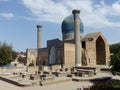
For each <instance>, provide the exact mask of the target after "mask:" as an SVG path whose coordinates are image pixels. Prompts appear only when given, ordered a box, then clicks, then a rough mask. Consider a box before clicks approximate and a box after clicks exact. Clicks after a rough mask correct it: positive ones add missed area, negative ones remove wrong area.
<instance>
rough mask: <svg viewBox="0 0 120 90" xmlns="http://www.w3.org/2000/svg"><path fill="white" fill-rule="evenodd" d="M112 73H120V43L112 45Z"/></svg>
mask: <svg viewBox="0 0 120 90" xmlns="http://www.w3.org/2000/svg"><path fill="white" fill-rule="evenodd" d="M110 52H111V53H112V54H113V55H111V62H110V65H111V66H112V71H115V72H116V71H120V43H115V44H112V45H110Z"/></svg>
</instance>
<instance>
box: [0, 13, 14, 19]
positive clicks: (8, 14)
mask: <svg viewBox="0 0 120 90" xmlns="http://www.w3.org/2000/svg"><path fill="white" fill-rule="evenodd" d="M0 16H1V17H3V18H5V19H8V20H9V19H11V18H13V17H14V14H13V13H0Z"/></svg>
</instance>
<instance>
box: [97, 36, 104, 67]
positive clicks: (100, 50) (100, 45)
mask: <svg viewBox="0 0 120 90" xmlns="http://www.w3.org/2000/svg"><path fill="white" fill-rule="evenodd" d="M96 64H97V65H105V64H106V49H105V42H104V40H103V38H102V37H101V36H99V37H98V38H97V40H96Z"/></svg>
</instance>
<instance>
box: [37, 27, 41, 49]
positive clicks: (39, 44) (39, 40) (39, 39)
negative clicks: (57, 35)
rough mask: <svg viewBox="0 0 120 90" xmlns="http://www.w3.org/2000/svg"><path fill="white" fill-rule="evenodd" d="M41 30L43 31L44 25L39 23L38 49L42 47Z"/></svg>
mask: <svg viewBox="0 0 120 90" xmlns="http://www.w3.org/2000/svg"><path fill="white" fill-rule="evenodd" d="M41 32H42V26H41V25H37V49H39V48H41V45H42V44H41V35H42V34H41Z"/></svg>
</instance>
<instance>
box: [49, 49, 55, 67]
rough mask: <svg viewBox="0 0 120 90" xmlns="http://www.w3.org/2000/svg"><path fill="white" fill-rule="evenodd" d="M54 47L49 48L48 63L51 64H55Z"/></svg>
mask: <svg viewBox="0 0 120 90" xmlns="http://www.w3.org/2000/svg"><path fill="white" fill-rule="evenodd" d="M55 59H56V58H55V47H52V48H51V49H50V54H49V64H50V65H52V64H55Z"/></svg>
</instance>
